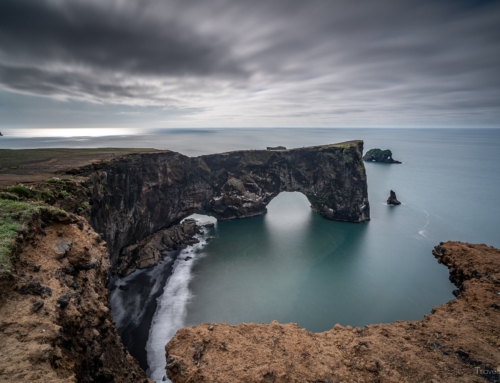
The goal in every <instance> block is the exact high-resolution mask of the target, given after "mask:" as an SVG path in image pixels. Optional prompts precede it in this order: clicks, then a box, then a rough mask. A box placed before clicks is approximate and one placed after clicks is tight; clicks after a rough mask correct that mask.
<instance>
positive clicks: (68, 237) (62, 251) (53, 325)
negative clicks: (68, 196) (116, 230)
mask: <svg viewBox="0 0 500 383" xmlns="http://www.w3.org/2000/svg"><path fill="white" fill-rule="evenodd" d="M42 219H43V221H42ZM42 227H43V228H42ZM16 243H17V245H16V248H15V250H14V252H13V254H12V257H11V259H12V271H11V273H10V274H9V275H1V276H0V382H9V383H12V382H38V383H62V382H75V383H76V382H82V383H87V382H88V383H90V382H103V383H104V382H115V383H126V382H129V383H137V382H140V383H147V382H150V383H152V382H151V381H150V380H149V379H147V378H146V374H145V373H144V371H143V370H142V369H141V368H140V367H139V364H138V363H137V362H136V360H135V359H134V358H133V357H131V356H130V354H129V353H128V351H127V350H126V349H125V348H124V346H123V344H122V342H121V339H120V337H119V336H118V333H117V331H116V328H115V325H114V323H113V318H112V316H111V311H110V308H109V302H108V291H107V290H106V287H105V286H106V281H107V277H108V271H109V266H110V264H109V258H108V254H107V250H106V246H105V243H104V242H103V241H101V240H100V238H99V236H98V234H97V233H95V232H94V231H93V230H92V228H91V227H90V226H89V225H88V223H87V222H86V221H85V219H84V218H82V217H78V216H75V215H72V214H70V215H65V216H58V217H57V219H54V217H53V216H50V215H47V216H43V215H42V216H40V215H39V214H38V215H36V216H35V217H34V218H33V219H32V220H31V221H30V222H29V224H28V225H26V226H25V227H24V228H23V231H22V232H21V233H19V236H18V238H17V241H16Z"/></svg>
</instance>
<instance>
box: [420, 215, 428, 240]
mask: <svg viewBox="0 0 500 383" xmlns="http://www.w3.org/2000/svg"><path fill="white" fill-rule="evenodd" d="M424 213H425V214H426V215H427V222H425V225H424V226H423V227H422V228H421V229H420V230H419V231H418V234H419V235H420V236H422V237H424V238H427V231H425V229H426V227H427V225H429V213H428V212H427V210H424Z"/></svg>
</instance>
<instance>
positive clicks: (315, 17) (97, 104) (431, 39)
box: [0, 0, 500, 129]
mask: <svg viewBox="0 0 500 383" xmlns="http://www.w3.org/2000/svg"><path fill="white" fill-rule="evenodd" d="M121 126H122V127H147V128H159V127H296V126H297V127H298V126H300V127H351V126H352V127H454V126H470V127H482V126H483V127H492V126H496V127H500V2H499V1H465V0H464V1H460V0H450V1H447V0H441V1H426V0H416V1H389V0H387V1H386V0H366V1H364V0H356V1H352V0H347V1H335V0H307V1H305V0H275V1H272V0H251V1H250V0H241V1H238V0H232V1H226V0H176V1H173V0H158V1H156V0H116V1H105V0H82V1H79V0H72V1H69V0H31V1H29V0H1V1H0V129H4V128H15V127H23V128H26V127H37V128H39V127H45V128H47V127H64V128H77V127H98V128H99V127H102V128H105V127H121Z"/></svg>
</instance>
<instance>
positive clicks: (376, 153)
mask: <svg viewBox="0 0 500 383" xmlns="http://www.w3.org/2000/svg"><path fill="white" fill-rule="evenodd" d="M363 160H364V161H370V162H385V163H387V164H400V163H401V162H400V161H396V160H394V159H393V158H392V152H391V151H390V150H389V149H386V150H381V149H370V150H368V151H367V152H366V154H365V155H364V156H363Z"/></svg>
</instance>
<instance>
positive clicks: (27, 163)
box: [0, 148, 157, 186]
mask: <svg viewBox="0 0 500 383" xmlns="http://www.w3.org/2000/svg"><path fill="white" fill-rule="evenodd" d="M155 151H157V150H156V149H150V148H97V149H19V150H11V149H0V186H8V185H13V184H16V183H31V182H39V181H42V180H44V179H46V178H48V177H51V176H53V175H54V174H56V173H58V172H64V171H66V170H69V169H74V168H78V167H81V166H85V165H88V164H90V163H92V162H98V161H106V160H111V159H113V158H118V157H122V156H126V155H129V154H137V153H149V152H155Z"/></svg>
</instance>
